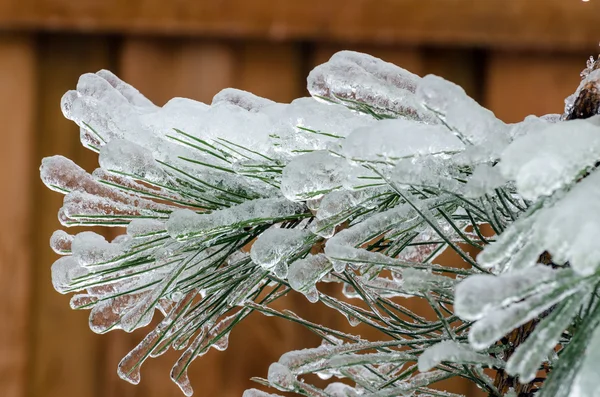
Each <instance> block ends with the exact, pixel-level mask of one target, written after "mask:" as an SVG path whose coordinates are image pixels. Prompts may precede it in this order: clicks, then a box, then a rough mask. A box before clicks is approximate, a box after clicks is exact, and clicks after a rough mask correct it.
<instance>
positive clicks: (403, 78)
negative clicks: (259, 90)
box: [41, 52, 600, 397]
mask: <svg viewBox="0 0 600 397" xmlns="http://www.w3.org/2000/svg"><path fill="white" fill-rule="evenodd" d="M594 65H595V63H594V62H592V63H591V64H590V66H589V68H588V70H586V73H585V74H584V75H583V81H582V85H581V86H580V87H579V89H578V90H577V92H576V93H575V94H574V95H573V96H572V97H570V98H569V99H568V100H567V107H566V110H565V115H562V116H561V115H558V114H557V115H546V116H542V117H535V116H529V117H528V118H526V119H525V120H524V121H523V122H521V123H517V124H506V123H504V122H502V121H500V120H498V119H497V118H496V117H495V116H494V114H493V113H492V112H490V111H489V110H487V109H485V108H483V107H481V106H480V105H479V104H477V103H476V102H475V101H474V100H473V99H471V98H469V97H468V96H467V95H466V94H465V92H464V91H463V90H462V89H461V88H460V87H458V86H456V85H455V84H453V83H450V82H448V81H446V80H444V79H442V78H440V77H437V76H433V75H428V76H425V77H422V78H421V77H419V76H416V75H414V74H412V73H410V72H407V71H406V70H403V69H402V68H400V67H397V66H395V65H392V64H389V63H386V62H383V61H381V60H379V59H377V58H373V57H371V56H368V55H364V54H358V53H353V52H340V53H337V54H335V55H334V56H333V57H332V58H331V60H330V61H329V62H327V63H325V64H323V65H321V66H318V67H317V68H315V69H314V70H313V71H312V72H311V73H310V75H309V77H308V90H309V92H310V94H311V95H312V97H310V98H300V99H297V100H295V101H293V102H292V103H289V104H283V103H275V102H272V101H270V100H268V99H264V98H260V97H257V96H254V95H252V94H250V93H247V92H243V91H239V90H235V89H225V90H223V91H221V92H220V93H219V94H217V95H216V96H215V97H214V99H213V101H212V104H210V105H207V104H204V103H200V102H196V101H193V100H189V99H183V98H175V99H173V100H171V101H169V102H168V103H167V104H166V105H165V106H163V107H158V106H155V105H154V104H153V103H151V102H150V101H149V100H148V99H146V98H145V97H144V96H143V95H142V94H140V93H139V92H138V91H137V90H136V89H134V88H133V87H131V86H130V85H128V84H126V83H124V82H123V81H121V80H119V79H118V78H117V77H116V76H114V75H113V74H111V73H110V72H107V71H100V72H98V73H96V74H85V75H83V76H81V78H80V80H79V83H78V84H77V88H76V90H73V91H69V92H68V93H66V94H65V96H64V97H63V100H62V110H63V113H64V115H65V116H66V117H67V118H68V119H70V120H73V121H74V122H75V123H77V124H78V125H79V126H80V128H81V135H80V138H81V142H82V144H83V145H84V146H86V147H87V148H89V149H91V150H93V151H95V152H98V154H99V164H100V168H98V169H97V170H95V171H94V172H93V173H92V174H88V173H87V172H86V171H85V170H83V169H81V168H80V167H79V166H77V165H76V164H75V163H73V162H72V161H70V160H68V159H66V158H64V157H60V156H55V157H50V158H46V159H44V160H43V163H42V167H41V176H42V179H43V181H44V183H45V184H46V185H47V186H48V187H49V188H51V189H53V190H56V191H58V192H60V193H63V194H65V199H64V204H63V207H62V208H61V209H60V211H59V219H60V222H61V224H62V225H64V226H66V227H71V226H92V225H100V226H117V227H126V233H125V234H123V235H120V236H118V237H116V238H115V239H114V240H112V241H110V242H109V241H106V240H105V239H104V238H103V237H102V236H100V235H98V234H95V233H93V232H87V231H86V232H80V233H78V234H75V235H70V234H68V233H66V232H64V231H57V232H55V233H54V235H53V236H52V238H51V246H52V248H53V249H54V250H55V251H56V252H57V253H58V254H60V255H62V257H61V258H60V259H59V260H57V261H56V262H55V263H54V264H53V265H52V279H53V280H52V281H53V284H54V287H55V288H56V290H57V291H59V292H61V293H71V292H75V293H76V294H75V295H74V296H73V298H72V299H71V307H72V308H74V309H89V310H91V313H90V320H89V322H90V328H91V329H92V330H93V331H94V332H98V333H104V332H107V331H110V330H113V329H123V330H125V331H128V332H131V331H133V330H134V329H137V328H140V327H144V326H147V325H148V324H149V323H150V322H151V320H152V318H153V316H154V314H155V313H156V312H159V313H160V316H161V320H160V321H159V322H158V325H157V326H156V327H155V328H154V329H152V330H150V331H149V333H148V334H147V336H146V337H145V338H144V339H143V340H142V341H141V342H140V343H139V345H138V346H137V347H135V348H134V349H133V350H132V351H131V352H130V353H129V354H128V355H127V356H126V357H125V358H124V359H123V360H122V361H121V363H120V365H119V368H118V373H119V375H120V376H121V377H122V378H123V379H125V380H127V381H129V382H132V383H138V382H139V381H140V367H141V365H142V363H143V362H144V360H146V359H147V358H148V357H156V356H159V355H161V354H162V353H164V352H165V351H167V350H168V349H175V350H181V357H180V359H179V360H178V361H177V362H176V363H175V365H174V367H173V369H172V372H171V378H172V379H173V381H174V382H175V383H177V385H178V386H179V387H180V388H181V390H182V391H183V392H184V393H185V394H186V395H191V394H192V388H191V385H190V381H189V379H188V377H187V369H188V366H189V365H190V363H191V362H192V361H193V360H194V359H195V358H197V357H198V356H201V355H203V354H205V353H206V352H207V351H208V349H209V348H210V347H214V348H215V349H219V350H222V349H225V348H227V342H228V335H229V332H230V330H231V329H232V328H233V327H234V326H236V325H237V324H238V323H240V322H241V321H242V320H243V319H244V318H245V317H246V316H248V315H249V314H250V313H251V312H252V311H259V312H261V313H263V314H267V315H275V316H279V317H282V318H287V319H290V320H293V321H295V322H297V323H299V324H301V325H304V326H306V327H308V328H310V329H311V330H312V331H314V332H316V333H317V334H318V335H320V336H321V337H322V339H323V343H322V345H321V346H319V347H316V348H310V349H307V350H301V351H295V352H289V353H286V354H284V355H283V356H282V357H281V358H280V360H279V361H278V362H277V363H273V364H272V365H271V367H270V369H269V373H268V377H267V378H266V379H260V378H259V379H257V380H258V382H259V383H262V384H264V385H269V386H271V387H274V388H276V389H279V390H282V391H292V392H296V393H299V394H302V395H305V396H315V397H316V396H319V397H336V396H340V397H341V396H361V397H366V396H369V397H376V396H378V397H383V396H398V395H408V396H411V395H415V396H419V395H422V396H426V395H427V396H429V395H436V396H450V395H451V394H450V393H445V392H439V391H435V390H433V389H431V388H430V385H431V384H433V383H435V382H437V381H439V380H442V379H446V378H448V377H452V376H461V377H465V378H468V379H471V380H472V381H473V382H475V383H476V384H477V385H479V386H480V387H481V388H482V389H484V390H486V391H487V392H488V393H489V394H490V395H491V396H500V395H517V394H518V393H517V391H516V389H515V388H509V389H506V390H505V389H504V388H503V387H501V386H500V385H499V384H498V382H495V381H494V380H493V379H491V378H489V377H488V375H486V374H485V373H484V372H483V371H482V368H483V367H490V368H494V369H496V370H497V371H500V372H502V371H505V372H506V373H508V374H510V375H511V376H515V377H517V378H518V380H519V381H520V382H521V383H525V384H541V382H542V380H540V379H538V378H536V377H537V376H538V370H539V369H540V368H542V367H544V368H549V369H550V370H549V373H550V375H549V377H548V379H547V380H546V381H545V382H544V387H543V388H542V390H541V395H542V396H544V397H548V396H552V397H556V396H596V395H600V392H599V391H598V390H600V389H598V388H597V387H596V385H595V382H594V380H595V377H594V376H593V372H592V371H595V363H596V361H597V359H599V358H600V328H598V324H599V323H600V306H598V299H597V298H596V286H597V285H598V283H599V282H600V271H599V269H598V266H599V265H600V244H598V241H597V236H599V235H600V204H599V203H600V173H598V172H596V166H597V162H598V160H600V118H599V117H592V118H589V119H586V120H567V119H570V118H577V117H571V115H572V114H573V112H574V110H573V109H574V107H575V106H576V101H577V99H578V98H579V96H580V94H581V92H582V90H584V89H588V88H589V87H590V85H595V84H597V82H598V81H600V75H599V73H600V70H594V69H595V67H594ZM597 88H598V89H600V87H597ZM445 250H453V251H455V252H456V253H457V254H458V256H460V257H461V258H462V262H457V263H455V264H447V263H446V264H444V265H441V264H439V263H437V262H436V259H437V258H438V256H439V254H440V253H442V252H444V251H445ZM481 250H483V251H482V252H481V253H480V254H479V255H478V256H477V260H476V259H475V258H474V256H475V255H473V254H472V252H479V251H481ZM465 263H466V265H465ZM320 282H329V283H338V284H339V285H340V287H341V291H342V292H343V296H342V295H331V294H327V293H325V292H323V291H321V290H320V289H319V283H320ZM290 290H296V291H298V292H300V293H302V294H304V295H305V296H306V298H307V299H308V300H309V301H310V302H317V301H321V302H322V303H323V304H324V305H326V306H327V307H329V308H331V309H333V310H335V311H337V312H339V313H341V314H343V315H344V316H346V318H347V319H348V321H349V322H350V324H352V325H356V324H358V323H363V324H367V325H369V326H371V327H373V328H375V329H377V330H379V331H380V332H381V335H382V341H367V340H364V339H362V338H361V337H360V335H352V334H349V333H347V332H343V331H342V330H334V329H331V328H327V327H325V326H324V325H321V324H314V323H311V322H310V321H308V320H305V319H302V318H300V317H298V316H296V315H295V314H293V313H291V312H289V311H278V310H276V309H274V308H272V307H271V306H269V304H270V303H271V302H273V301H275V300H276V299H278V298H280V297H281V296H283V295H285V294H286V293H288V292H289V291H290ZM406 297H419V298H421V299H422V300H423V301H424V302H426V303H425V304H428V305H429V306H430V307H431V316H429V317H422V316H420V315H417V314H416V313H413V312H412V311H411V310H409V309H407V308H406V307H405V306H404V302H405V300H404V299H405V298H406ZM356 299H359V300H362V301H363V304H360V305H358V304H356V302H355V301H354V300H356ZM526 324H530V327H529V328H528V329H532V331H531V333H530V335H529V337H527V338H526V339H525V340H524V341H522V343H520V344H519V345H518V346H516V344H515V343H514V341H509V340H507V338H506V335H508V334H509V333H511V331H513V330H515V329H517V330H518V329H519V327H523V326H524V325H526ZM526 336H527V335H526ZM515 347H516V348H515ZM306 374H318V375H320V376H321V377H323V378H331V377H337V378H346V379H348V380H350V383H349V384H344V383H339V382H331V383H330V384H329V385H328V386H327V387H326V388H323V389H322V388H318V387H316V386H313V385H311V384H309V383H307V382H305V381H304V380H303V379H302V376H303V375H306ZM536 382H537V383H536ZM516 385H517V384H516V383H515V387H517V386H516ZM536 387H537V386H536ZM244 396H245V397H261V396H263V397H264V396H275V394H268V393H266V392H263V391H259V390H257V389H251V390H248V391H246V392H245V393H244Z"/></svg>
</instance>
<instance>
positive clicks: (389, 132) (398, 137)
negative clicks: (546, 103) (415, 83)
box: [342, 119, 464, 162]
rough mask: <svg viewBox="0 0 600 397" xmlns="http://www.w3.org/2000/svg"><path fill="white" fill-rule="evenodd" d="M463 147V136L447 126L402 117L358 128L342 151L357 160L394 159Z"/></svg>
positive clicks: (344, 144) (456, 149) (451, 150)
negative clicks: (460, 137)
mask: <svg viewBox="0 0 600 397" xmlns="http://www.w3.org/2000/svg"><path fill="white" fill-rule="evenodd" d="M463 149H464V145H463V144H462V143H461V142H460V140H459V139H458V138H457V137H456V136H454V135H453V134H452V133H451V132H450V131H448V129H447V128H446V127H444V126H441V125H428V124H420V123H415V122H412V121H409V120H402V119H396V120H382V121H379V122H378V123H377V124H374V125H373V126H369V127H360V128H357V129H356V130H354V131H353V132H352V134H350V136H348V138H347V139H345V140H344V141H343V142H342V154H343V155H344V156H346V157H347V158H348V159H350V160H356V161H375V162H378V161H394V160H398V159H401V158H405V157H413V156H423V155H430V154H440V153H447V154H452V153H456V152H460V151H461V150H463Z"/></svg>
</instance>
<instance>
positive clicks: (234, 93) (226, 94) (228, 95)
mask: <svg viewBox="0 0 600 397" xmlns="http://www.w3.org/2000/svg"><path fill="white" fill-rule="evenodd" d="M222 102H225V103H229V104H232V105H236V106H239V107H241V108H242V109H246V110H247V111H249V112H259V111H261V110H263V109H264V108H265V107H267V106H271V105H273V104H275V102H274V101H272V100H270V99H267V98H262V97H259V96H257V95H254V94H252V93H251V92H248V91H244V90H238V89H235V88H225V89H223V90H221V91H219V92H218V93H217V94H216V95H215V96H214V97H213V100H212V105H216V104H217V103H222Z"/></svg>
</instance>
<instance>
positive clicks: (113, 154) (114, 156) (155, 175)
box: [98, 139, 167, 183]
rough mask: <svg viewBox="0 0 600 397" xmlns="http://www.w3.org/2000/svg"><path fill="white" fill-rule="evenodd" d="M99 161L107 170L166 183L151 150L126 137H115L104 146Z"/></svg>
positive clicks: (165, 177) (164, 176)
mask: <svg viewBox="0 0 600 397" xmlns="http://www.w3.org/2000/svg"><path fill="white" fill-rule="evenodd" d="M98 161H99V163H100V166H101V167H102V168H103V169H105V170H107V171H118V172H121V173H125V174H130V175H134V176H139V177H141V178H144V179H148V180H150V181H153V182H162V183H165V181H166V180H167V176H166V175H165V173H164V171H163V170H162V169H161V168H160V167H159V165H158V163H157V162H156V161H155V160H154V157H153V155H152V152H151V151H149V150H148V149H146V148H144V147H142V146H140V145H138V144H136V143H133V142H130V141H128V140H125V139H113V140H111V141H110V142H108V143H107V144H106V145H104V146H102V148H101V149H100V155H99V156H98Z"/></svg>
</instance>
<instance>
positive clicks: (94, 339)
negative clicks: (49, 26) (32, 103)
mask: <svg viewBox="0 0 600 397" xmlns="http://www.w3.org/2000/svg"><path fill="white" fill-rule="evenodd" d="M38 50H39V58H38V60H39V64H40V68H39V78H38V82H39V86H38V92H39V95H38V103H37V106H38V113H37V136H36V138H35V143H36V144H37V147H36V154H35V164H39V163H40V161H41V158H42V157H45V156H50V155H55V154H61V155H64V156H66V157H69V158H71V159H73V160H74V161H75V162H76V163H77V164H79V165H81V166H82V167H84V168H85V169H87V170H88V171H91V170H93V169H94V168H96V167H97V164H98V162H97V156H96V155H95V154H94V153H92V152H90V151H88V150H86V149H84V148H83V147H82V146H81V144H80V143H79V128H78V127H77V126H76V125H75V124H74V123H72V122H71V121H69V120H66V119H64V117H63V115H62V113H61V111H60V99H61V97H62V95H63V94H64V93H65V92H66V91H67V90H69V89H73V88H74V87H75V86H76V84H77V79H78V77H79V76H80V75H81V74H83V73H85V72H90V71H97V70H98V69H101V68H110V66H111V65H110V46H109V43H108V41H107V40H106V39H103V38H94V37H71V36H48V37H43V38H42V39H41V41H40V43H39V47H38ZM35 179H36V182H35V188H34V194H35V196H34V197H35V200H36V201H35V204H36V205H35V208H34V211H33V219H34V222H35V223H34V233H33V237H34V239H33V243H32V252H33V255H34V263H35V264H36V269H35V273H34V277H33V280H32V290H33V297H32V308H33V314H32V316H33V317H32V327H33V329H32V333H33V335H32V337H31V343H32V345H31V348H32V350H31V351H32V357H31V365H30V372H31V379H30V393H31V395H33V396H44V397H64V396H70V395H73V396H78V397H96V396H99V394H98V393H97V391H98V380H99V379H98V377H97V371H98V366H99V364H100V363H99V361H98V360H99V357H100V356H99V355H98V347H99V345H98V340H99V339H100V338H101V337H100V336H98V335H95V334H94V333H92V331H90V329H89V328H88V315H89V311H81V312H74V311H72V310H71V309H70V307H69V299H70V296H66V295H59V294H58V293H57V292H56V291H54V289H53V288H52V284H51V282H50V280H51V277H50V266H51V265H52V262H53V261H54V260H56V259H57V257H58V256H57V255H55V254H54V253H53V252H52V251H51V249H50V247H49V245H48V240H49V238H50V235H51V233H52V232H53V231H54V230H56V229H59V228H62V227H61V226H60V224H59V223H58V220H57V216H56V213H57V211H58V209H59V208H60V206H61V205H62V199H63V196H62V195H60V194H58V193H56V192H52V191H50V190H48V189H47V188H46V187H45V186H43V185H42V183H41V182H39V177H37V175H36V176H35ZM68 231H69V232H70V233H77V232H78V231H80V230H68Z"/></svg>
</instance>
